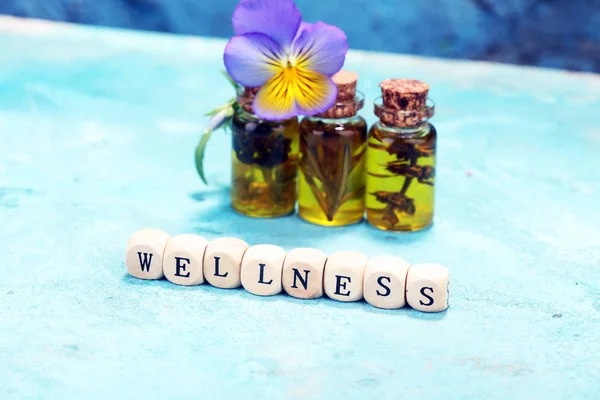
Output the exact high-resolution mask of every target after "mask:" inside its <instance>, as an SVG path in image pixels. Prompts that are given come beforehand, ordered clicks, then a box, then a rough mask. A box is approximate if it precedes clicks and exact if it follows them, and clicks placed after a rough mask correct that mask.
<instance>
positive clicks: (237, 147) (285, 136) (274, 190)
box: [231, 89, 299, 218]
mask: <svg viewBox="0 0 600 400" xmlns="http://www.w3.org/2000/svg"><path fill="white" fill-rule="evenodd" d="M256 92H257V89H242V90H241V91H240V93H238V103H239V104H240V106H241V107H240V109H238V111H236V113H235V114H234V115H233V118H232V121H231V132H232V148H233V156H232V163H233V164H232V169H231V175H232V176H231V206H232V207H233V209H234V210H236V211H237V212H239V213H241V214H243V215H247V216H249V217H257V218H275V217H281V216H284V215H288V214H292V213H293V212H294V210H295V207H296V198H297V197H296V185H297V181H296V179H297V166H298V142H299V140H298V118H296V117H294V118H290V119H287V120H285V121H266V120H262V119H260V118H258V117H257V116H256V115H254V114H253V113H252V101H253V100H254V96H255V95H256Z"/></svg>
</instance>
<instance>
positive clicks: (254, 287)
mask: <svg viewBox="0 0 600 400" xmlns="http://www.w3.org/2000/svg"><path fill="white" fill-rule="evenodd" d="M284 260H285V250H284V249H282V248H281V247H279V246H273V245H271V244H259V245H257V246H252V247H250V248H249V249H248V250H247V251H246V254H244V259H243V260H242V275H241V280H242V286H244V289H246V290H247V291H248V292H250V293H252V294H255V295H258V296H273V295H276V294H279V293H281V273H282V271H283V262H284Z"/></svg>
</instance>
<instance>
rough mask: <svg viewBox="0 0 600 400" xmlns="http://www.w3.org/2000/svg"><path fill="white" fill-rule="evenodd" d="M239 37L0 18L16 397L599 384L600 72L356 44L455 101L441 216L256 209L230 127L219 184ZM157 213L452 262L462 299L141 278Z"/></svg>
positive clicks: (444, 113) (557, 390)
mask: <svg viewBox="0 0 600 400" xmlns="http://www.w3.org/2000/svg"><path fill="white" fill-rule="evenodd" d="M223 46H224V42H223V41H220V40H205V39H197V38H196V39H193V38H188V37H174V36H166V35H157V34H141V33H125V32H118V31H111V30H103V29H92V28H78V27H65V26H62V25H51V24H44V23H37V22H36V23H33V22H27V21H18V20H10V19H5V18H4V19H3V18H0V48H1V49H2V52H1V54H0V60H1V62H0V138H1V141H0V144H1V146H0V221H1V229H0V254H1V255H2V257H1V261H0V398H2V399H38V398H44V399H61V400H65V399H82V398H85V399H149V398H171V399H183V398H189V399H197V398H211V399H239V398H248V399H250V398H264V399H282V398H286V399H334V400H335V399H348V398H360V399H366V398H381V399H389V398H419V399H437V398H439V399H449V400H452V399H460V400H465V399H487V400H494V399H508V398H510V399H532V398H536V399H544V400H554V399H561V400H564V399H577V400H587V399H589V400H596V399H598V393H600V364H599V362H600V361H599V355H600V212H599V211H598V203H599V200H600V196H599V194H600V168H599V167H600V161H599V155H600V114H599V113H598V110H599V109H600V76H596V75H586V74H574V73H565V72H557V71H547V70H541V69H529V68H519V67H510V66H499V65H493V64H486V63H470V62H450V61H441V60H433V59H421V58H414V57H401V56H392V55H382V54H376V53H363V52H356V51H354V52H352V53H351V55H350V57H349V60H348V66H349V68H351V69H355V70H357V71H359V72H360V74H361V77H362V80H361V82H360V86H361V88H362V89H363V90H364V91H365V92H366V94H367V97H368V101H369V102H370V101H372V99H373V98H374V97H375V96H376V95H377V82H379V81H380V80H381V79H383V78H386V77H389V76H393V75H395V74H396V73H397V71H403V72H404V74H405V75H407V76H411V77H415V78H420V79H423V80H425V81H427V82H429V83H430V84H431V85H432V93H431V96H432V98H433V99H434V100H435V101H436V102H437V103H438V106H439V112H438V115H437V116H436V117H435V119H434V123H435V124H436V126H437V128H438V131H439V132H440V136H439V145H440V147H439V169H438V176H437V182H438V183H437V189H438V199H437V217H436V222H435V226H434V228H433V229H431V230H429V231H426V232H422V233H417V234H405V235H397V234H396V235H395V234H390V233H385V232H380V231H376V230H374V229H371V228H369V227H368V226H366V225H365V224H361V225H358V226H353V227H348V228H343V229H331V228H320V227H316V226H312V225H308V224H306V223H303V222H301V221H300V220H299V219H298V218H297V217H289V218H283V219H278V220H272V221H263V220H252V219H247V218H244V217H241V216H238V215H236V214H234V213H233V212H232V211H231V210H230V208H229V206H228V194H227V193H228V188H227V186H228V184H229V149H230V144H229V138H228V136H227V135H226V134H222V133H219V135H216V136H215V140H214V141H212V142H211V143H210V145H209V153H208V162H207V166H208V168H207V169H208V172H209V177H210V178H211V182H212V185H211V186H210V187H204V186H202V185H201V184H200V181H199V179H198V177H197V176H196V173H195V170H194V165H193V151H194V147H195V145H196V143H197V141H198V139H199V136H200V133H201V131H202V129H203V126H204V124H205V122H206V120H205V118H203V117H201V115H202V113H203V112H205V111H207V110H209V109H211V108H213V107H214V106H216V105H219V104H221V102H223V101H225V100H226V99H228V98H229V97H230V96H231V92H230V89H229V87H228V85H227V84H226V83H225V82H224V81H223V79H222V78H221V76H220V75H219V68H220V65H221V61H220V60H221V53H222V50H223ZM363 115H365V116H366V117H368V120H369V121H370V122H373V121H374V118H373V117H372V114H371V110H370V108H367V109H365V110H364V112H363ZM467 172H470V174H468V173H467ZM469 175H470V176H469ZM145 227H156V228H162V229H165V230H167V231H169V232H171V233H172V234H177V233H186V232H187V233H198V234H201V235H204V236H206V237H207V238H210V239H212V238H216V237H220V236H224V235H235V236H239V237H241V238H243V239H245V240H247V241H248V242H250V243H252V244H257V243H274V244H278V245H282V246H284V247H286V248H287V249H290V248H293V247H299V246H315V247H319V248H321V249H323V250H324V251H326V252H332V251H336V250H343V249H349V248H360V249H361V250H362V251H364V252H365V253H366V254H368V255H370V256H373V255H376V254H381V253H386V254H392V255H399V256H402V257H405V258H407V259H408V260H410V261H411V262H426V261H427V262H440V263H443V264H445V265H447V266H448V267H450V269H451V271H452V286H451V307H450V309H449V310H448V311H447V312H445V313H442V314H422V313H418V312H415V311H411V310H409V309H405V310H398V311H382V310H378V309H375V308H373V307H371V306H369V305H366V304H364V303H358V304H343V303H338V302H334V301H331V300H327V299H321V300H318V301H301V300H295V299H292V298H290V297H287V296H284V295H281V296H277V297H274V298H268V299H264V298H257V297H254V296H252V295H250V294H248V293H247V292H245V291H243V290H232V291H227V290H220V289H215V288H212V287H209V286H201V287H194V288H183V287H177V286H174V285H172V284H169V283H168V282H166V281H159V282H146V281H138V280H135V279H133V278H130V277H129V276H127V275H126V273H125V266H124V263H123V260H124V254H125V245H126V242H127V239H128V237H129V236H130V235H131V233H133V232H134V231H136V230H138V229H140V228H145Z"/></svg>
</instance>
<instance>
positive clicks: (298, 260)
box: [282, 248, 327, 299]
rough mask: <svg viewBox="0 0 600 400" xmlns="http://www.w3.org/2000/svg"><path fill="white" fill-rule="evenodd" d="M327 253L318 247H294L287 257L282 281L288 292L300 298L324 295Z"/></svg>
mask: <svg viewBox="0 0 600 400" xmlns="http://www.w3.org/2000/svg"><path fill="white" fill-rule="evenodd" d="M326 261H327V255H326V254H325V253H323V252H322V251H321V250H317V249H307V248H303V249H294V250H292V251H290V252H289V253H288V254H287V256H286V257H285V262H284V264H283V277H282V283H283V288H284V289H285V291H286V293H287V294H289V295H290V296H293V297H297V298H299V299H316V298H319V297H322V296H323V271H324V269H325V262H326Z"/></svg>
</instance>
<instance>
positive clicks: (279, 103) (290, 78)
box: [254, 68, 337, 120]
mask: <svg viewBox="0 0 600 400" xmlns="http://www.w3.org/2000/svg"><path fill="white" fill-rule="evenodd" d="M336 97H337V87H336V86H335V84H334V83H333V81H332V80H331V79H330V78H329V77H327V76H325V75H323V74H320V73H318V72H313V71H308V70H303V69H299V68H285V69H282V70H281V71H280V72H279V73H278V74H277V75H275V76H274V77H273V78H271V79H270V80H269V81H268V82H267V83H266V84H265V85H263V87H262V88H261V89H260V91H259V92H258V94H257V95H256V99H255V100H254V112H255V113H256V115H257V116H259V117H260V118H263V119H270V120H282V119H286V118H291V117H295V116H298V115H306V116H311V115H316V114H320V113H322V112H324V111H326V110H328V109H329V108H330V107H331V106H333V103H334V102H335V99H336Z"/></svg>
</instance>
